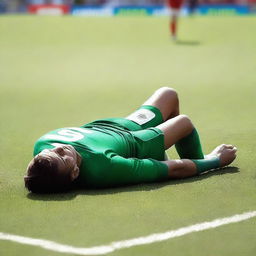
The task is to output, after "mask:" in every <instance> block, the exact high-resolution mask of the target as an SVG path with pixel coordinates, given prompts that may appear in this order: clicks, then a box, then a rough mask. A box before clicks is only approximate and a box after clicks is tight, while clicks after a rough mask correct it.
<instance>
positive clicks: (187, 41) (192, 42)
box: [175, 40, 201, 46]
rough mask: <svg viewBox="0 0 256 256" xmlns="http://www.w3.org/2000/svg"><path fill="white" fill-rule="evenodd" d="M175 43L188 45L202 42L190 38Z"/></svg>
mask: <svg viewBox="0 0 256 256" xmlns="http://www.w3.org/2000/svg"><path fill="white" fill-rule="evenodd" d="M175 43H176V44H177V45H188V46H197V45H200V44H201V43H200V42H199V41H189V40H177V41H176V42H175Z"/></svg>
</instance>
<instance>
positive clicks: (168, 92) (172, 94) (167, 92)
mask: <svg viewBox="0 0 256 256" xmlns="http://www.w3.org/2000/svg"><path fill="white" fill-rule="evenodd" d="M157 93H159V94H161V95H163V96H164V97H166V98H169V99H172V100H173V99H176V100H177V101H178V93H177V91H176V90H175V89H173V88H170V87H167V86H164V87H161V88H159V89H158V90H157Z"/></svg>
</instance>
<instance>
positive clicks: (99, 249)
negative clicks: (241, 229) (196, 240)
mask: <svg viewBox="0 0 256 256" xmlns="http://www.w3.org/2000/svg"><path fill="white" fill-rule="evenodd" d="M253 217H256V211H251V212H245V213H243V214H237V215H233V216H230V217H226V218H221V219H215V220H213V221H209V222H202V223H198V224H195V225H191V226H187V227H183V228H179V229H176V230H170V231H167V232H164V233H156V234H152V235H148V236H144V237H138V238H134V239H129V240H123V241H117V242H112V243H110V244H108V245H102V246H95V247H89V248H81V247H73V246H69V245H64V244H59V243H55V242H52V241H49V240H43V239H36V238H30V237H24V236H17V235H12V234H7V233H2V232H0V240H8V241H12V242H17V243H21V244H27V245H33V246H38V247H41V248H44V249H47V250H51V251H55V252H62V253H70V254H71V253H72V254H78V255H102V254H107V253H110V252H113V251H116V250H120V249H123V248H129V247H133V246H138V245H143V244H151V243H155V242H160V241H164V240H168V239H171V238H174V237H179V236H184V235H186V234H189V233H193V232H198V231H203V230H207V229H212V228H217V227H219V226H222V225H226V224H230V223H236V222H240V221H244V220H247V219H250V218H253Z"/></svg>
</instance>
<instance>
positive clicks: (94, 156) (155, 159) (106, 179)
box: [34, 120, 168, 187]
mask: <svg viewBox="0 0 256 256" xmlns="http://www.w3.org/2000/svg"><path fill="white" fill-rule="evenodd" d="M128 121H129V120H128ZM129 122H132V121H129ZM163 141H164V139H163V134H162V132H161V131H160V130H159V129H157V128H148V129H144V130H138V131H130V130H128V129H127V128H125V127H122V126H121V125H118V124H116V123H114V122H111V121H109V120H98V121H95V122H92V123H89V124H86V125H84V126H81V127H68V128H61V129H57V130H54V131H51V132H49V133H47V134H45V135H44V136H42V137H41V138H39V140H37V142H36V143H35V147H34V155H37V154H38V153H40V152H41V151H42V150H44V149H51V148H53V147H55V146H57V145H58V144H69V145H72V146H73V147H74V148H75V149H76V151H77V152H79V154H80V155H81V156H82V163H81V166H80V174H79V177H78V179H77V182H78V183H79V184H80V185H82V186H84V187H113V186H121V185H128V184H138V183H145V182H157V181H160V180H164V179H167V178H168V167H167V165H165V164H164V163H162V162H160V161H162V160H164V142H163Z"/></svg>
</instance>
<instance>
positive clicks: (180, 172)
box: [163, 159, 197, 179]
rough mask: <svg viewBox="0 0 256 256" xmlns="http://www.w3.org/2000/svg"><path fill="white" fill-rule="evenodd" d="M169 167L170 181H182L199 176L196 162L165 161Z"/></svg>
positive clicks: (186, 160) (185, 160)
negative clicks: (182, 179)
mask: <svg viewBox="0 0 256 256" xmlns="http://www.w3.org/2000/svg"><path fill="white" fill-rule="evenodd" d="M163 163H165V164H166V165H167V166H168V176H169V178H170V179H181V178H187V177H192V176H195V175H196V174H197V168H196V165H195V163H194V162H192V161H191V160H188V159H181V160H167V161H163Z"/></svg>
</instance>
